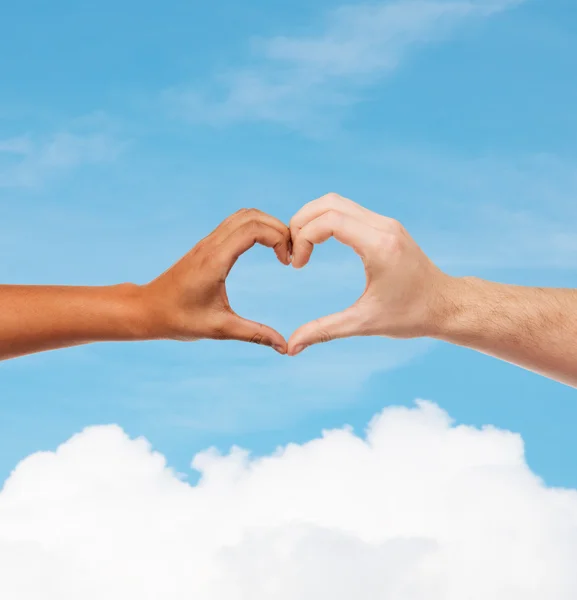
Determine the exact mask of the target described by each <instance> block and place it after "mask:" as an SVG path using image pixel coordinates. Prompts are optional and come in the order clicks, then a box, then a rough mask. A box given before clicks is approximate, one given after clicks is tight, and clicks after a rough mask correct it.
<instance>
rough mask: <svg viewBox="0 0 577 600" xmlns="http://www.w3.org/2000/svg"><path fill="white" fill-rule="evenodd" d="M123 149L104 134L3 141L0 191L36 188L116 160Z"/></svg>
mask: <svg viewBox="0 0 577 600" xmlns="http://www.w3.org/2000/svg"><path fill="white" fill-rule="evenodd" d="M122 147H123V144H122V143H121V142H119V141H118V140H117V139H115V138H114V137H113V136H111V135H110V134H108V133H101V132H96V133H71V132H67V131H62V132H56V133H53V134H51V135H49V136H46V137H41V138H33V137H31V136H20V137H16V138H7V139H0V187H36V186H38V185H40V184H42V183H44V182H45V181H46V180H47V179H50V178H51V177H53V176H54V175H56V174H58V173H62V172H66V171H69V170H71V169H74V168H76V167H79V166H81V165H84V164H96V163H102V162H108V161H110V160H113V159H114V158H116V157H117V156H118V154H119V153H120V151H121V150H122Z"/></svg>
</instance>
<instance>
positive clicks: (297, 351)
mask: <svg viewBox="0 0 577 600" xmlns="http://www.w3.org/2000/svg"><path fill="white" fill-rule="evenodd" d="M305 348H306V345H305V344H299V345H298V346H295V349H294V355H295V356H296V355H297V354H300V353H301V352H302V351H303V350H304V349H305Z"/></svg>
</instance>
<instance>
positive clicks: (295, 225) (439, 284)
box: [288, 194, 577, 387]
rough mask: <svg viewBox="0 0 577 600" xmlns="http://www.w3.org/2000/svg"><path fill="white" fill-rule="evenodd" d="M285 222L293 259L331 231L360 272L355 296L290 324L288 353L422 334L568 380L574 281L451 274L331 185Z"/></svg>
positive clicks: (576, 354) (576, 365) (576, 369)
mask: <svg viewBox="0 0 577 600" xmlns="http://www.w3.org/2000/svg"><path fill="white" fill-rule="evenodd" d="M290 229H291V235H292V240H293V261H292V264H293V266H294V267H296V268H301V267H303V266H304V265H306V264H307V262H308V261H309V259H310V256H311V252H312V250H313V246H314V245H315V244H320V243H322V242H324V241H326V240H327V239H329V238H330V237H334V238H336V239H337V240H339V241H340V242H342V243H344V244H346V245H348V246H350V247H351V248H353V249H354V250H355V251H356V253H357V254H358V255H359V256H360V257H361V258H362V260H363V263H364V265H365V270H366V276H367V286H366V289H365V292H364V293H363V295H362V296H361V298H359V300H358V301H357V302H356V303H355V304H353V305H352V306H351V307H349V308H348V309H346V310H345V311H343V312H341V313H336V314H333V315H329V316H326V317H322V318H320V319H318V320H316V321H313V322H311V323H308V324H306V325H304V326H302V327H300V328H299V329H298V330H297V331H295V332H294V333H293V335H292V336H291V338H290V339H289V347H288V351H289V354H290V355H295V354H298V353H299V352H301V351H302V350H303V349H304V348H306V347H307V346H310V345H311V344H316V343H318V342H326V341H329V340H332V339H335V338H343V337H349V336H367V335H381V336H388V337H395V338H415V337H431V338H436V339H439V340H444V341H447V342H451V343H453V344H458V345H461V346H466V347H469V348H473V349H475V350H478V351H480V352H484V353H485V354H489V355H491V356H495V357H497V358H500V359H503V360H505V361H508V362H510V363H513V364H516V365H519V366H521V367H525V368H526V369H529V370H532V371H535V372H537V373H540V374H542V375H545V376H548V377H551V378H553V379H556V380H558V381H560V382H563V383H566V384H568V385H571V386H575V387H577V290H573V289H548V288H530V287H521V286H515V285H505V284H499V283H492V282H489V281H484V280H481V279H478V278H476V277H451V276H449V275H447V274H446V273H444V272H442V271H441V270H440V269H439V268H438V267H437V266H435V265H434V264H433V263H432V262H431V260H429V258H428V257H427V256H426V255H425V254H424V252H423V251H422V250H421V249H420V248H419V246H418V245H417V244H416V242H415V241H414V240H413V239H412V238H411V236H410V235H409V234H408V233H407V231H406V230H405V229H404V227H403V226H402V225H401V224H400V223H399V222H398V221H395V220H394V219H390V218H388V217H385V216H382V215H379V214H377V213H374V212H372V211H369V210H368V209H366V208H364V207H362V206H360V205H358V204H356V203H354V202H352V201H351V200H348V199H346V198H342V197H341V196H338V195H337V194H328V195H326V196H323V197H322V198H319V199H318V200H314V201H313V202H310V203H309V204H307V205H305V206H304V207H303V208H302V209H301V210H300V211H299V212H298V213H297V214H296V215H295V216H294V217H293V218H292V220H291V223H290Z"/></svg>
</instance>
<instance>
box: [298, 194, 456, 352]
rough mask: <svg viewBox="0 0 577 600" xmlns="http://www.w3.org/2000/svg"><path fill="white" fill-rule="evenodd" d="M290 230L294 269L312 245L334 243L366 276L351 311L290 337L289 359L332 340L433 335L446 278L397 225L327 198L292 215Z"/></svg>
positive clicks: (339, 199)
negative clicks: (356, 258)
mask: <svg viewBox="0 0 577 600" xmlns="http://www.w3.org/2000/svg"><path fill="white" fill-rule="evenodd" d="M290 230H291V237H292V245H293V259H292V264H293V266H294V267H295V268H297V269H298V268H301V267H303V266H304V265H306V264H307V263H308V261H309V259H310V257H311V253H312V251H313V246H314V244H320V243H322V242H325V241H326V240H328V239H329V238H330V237H334V238H336V239H337V240H338V241H340V242H342V243H344V244H346V245H348V246H350V247H351V248H353V250H355V252H356V253H357V254H358V255H359V256H360V257H361V259H362V260H363V263H364V265H365V272H366V276H367V286H366V289H365V291H364V293H363V295H362V296H361V297H360V298H359V300H357V302H355V303H354V304H353V305H352V306H351V307H349V308H347V309H346V310H344V311H343V312H340V313H335V314H333V315H330V316H327V317H322V318H320V319H317V320H316V321H312V322H310V323H307V324H306V325H303V326H302V327H300V328H299V329H297V330H296V331H295V332H294V333H293V334H292V336H291V337H290V339H289V342H288V353H289V354H290V355H293V356H294V355H295V354H298V353H299V352H301V351H302V350H304V349H305V348H306V347H307V346H310V345H311V344H317V343H319V342H328V341H330V340H333V339H336V338H344V337H350V336H368V335H382V336H389V337H397V338H412V337H420V336H429V335H433V334H434V333H435V331H436V325H437V323H438V321H439V320H440V319H442V317H443V313H444V311H445V310H446V306H447V302H446V300H445V295H444V291H445V290H446V288H447V286H448V285H449V284H450V282H451V277H449V276H448V275H445V274H444V273H443V272H442V271H440V270H439V269H438V268H437V267H436V266H435V265H434V264H433V263H432V262H431V261H430V260H429V259H428V258H427V256H426V255H425V254H424V253H423V251H422V250H421V249H420V248H419V246H418V245H417V244H416V243H415V241H414V240H413V239H412V238H411V237H410V236H409V234H408V233H407V232H406V230H405V229H404V227H403V226H402V225H401V224H400V223H399V222H398V221H395V220H394V219H390V218H388V217H384V216H382V215H379V214H377V213H374V212H371V211H370V210H368V209H366V208H363V207H362V206H359V205H358V204H356V203H354V202H352V201H351V200H348V199H346V198H342V197H341V196H339V195H337V194H328V195H326V196H323V197H322V198H319V199H318V200H314V201H313V202H310V203H308V204H306V205H305V206H304V207H303V208H302V209H301V210H300V211H299V212H298V213H296V215H295V216H294V217H293V218H292V219H291V222H290Z"/></svg>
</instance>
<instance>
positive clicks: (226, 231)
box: [210, 208, 288, 244]
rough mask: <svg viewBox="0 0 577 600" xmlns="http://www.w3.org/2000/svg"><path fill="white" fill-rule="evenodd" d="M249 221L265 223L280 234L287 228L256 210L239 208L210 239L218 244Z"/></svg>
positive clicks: (275, 219) (280, 222)
mask: <svg viewBox="0 0 577 600" xmlns="http://www.w3.org/2000/svg"><path fill="white" fill-rule="evenodd" d="M251 221H258V222H260V223H265V224H266V225H268V226H270V227H274V228H275V229H277V230H278V231H279V232H280V233H282V234H284V233H285V232H286V231H287V229H288V228H287V226H286V225H285V224H284V223H283V222H282V221H280V220H279V219H277V218H276V217H273V216H272V215H269V214H268V213H265V212H263V211H262V210H258V209H257V208H241V209H240V210H238V211H237V212H235V213H234V214H232V215H230V216H229V217H227V218H226V219H225V220H224V221H223V222H222V223H221V224H220V225H219V226H218V227H217V228H216V229H215V230H214V231H213V232H212V233H211V234H210V237H211V238H212V239H213V241H214V242H215V243H217V244H218V243H220V242H222V241H223V240H225V239H226V238H227V237H229V236H230V235H231V233H232V232H234V231H235V230H236V229H238V228H239V227H241V226H242V225H244V224H245V223H249V222H251Z"/></svg>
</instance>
